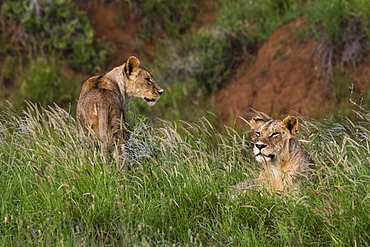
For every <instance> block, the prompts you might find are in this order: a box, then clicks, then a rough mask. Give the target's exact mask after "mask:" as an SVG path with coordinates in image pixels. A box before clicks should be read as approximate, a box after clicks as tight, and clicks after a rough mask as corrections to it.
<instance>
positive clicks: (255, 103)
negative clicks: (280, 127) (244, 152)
mask: <svg viewBox="0 0 370 247" xmlns="http://www.w3.org/2000/svg"><path fill="white" fill-rule="evenodd" d="M301 24H302V18H298V19H296V20H294V21H292V22H290V23H289V24H287V25H284V26H281V27H280V28H278V29H277V30H276V31H275V32H274V33H273V34H272V35H271V36H270V37H269V39H268V40H267V41H266V42H265V43H264V44H263V45H262V46H261V48H260V49H259V51H258V54H257V56H256V59H255V63H254V65H253V66H250V67H248V68H247V69H246V70H245V71H244V73H243V74H242V75H240V76H238V77H234V78H233V79H232V80H231V82H229V83H228V84H227V85H226V87H225V88H224V89H222V90H221V91H219V92H218V93H217V94H216V95H215V96H214V97H213V100H212V102H213V105H214V107H215V109H216V114H217V115H218V116H219V118H220V119H221V120H222V121H223V122H224V123H226V124H231V123H234V122H235V123H236V125H237V126H238V125H240V124H244V123H243V121H242V120H240V119H239V116H242V117H245V114H246V113H247V111H248V110H249V108H250V107H251V108H253V109H255V110H258V111H262V112H265V113H267V114H269V115H271V116H272V117H280V116H281V115H287V114H300V115H303V116H310V115H321V116H323V115H325V112H326V111H327V109H328V108H333V107H335V104H338V103H339V102H336V100H335V99H334V96H333V93H332V91H331V89H330V85H329V83H328V82H326V81H325V80H324V79H323V78H322V77H321V76H320V73H319V71H320V66H321V65H320V63H318V62H317V61H314V60H315V59H313V51H314V49H315V47H316V46H317V42H316V41H315V40H314V39H310V40H308V41H307V42H304V43H299V42H297V41H296V39H295V38H294V37H293V33H294V30H295V29H297V28H299V26H300V25H301ZM368 64H369V63H368ZM369 72H370V66H362V67H361V68H357V69H356V70H354V71H352V73H354V74H352V75H354V78H356V81H354V83H355V88H357V89H362V88H363V86H364V85H365V82H366V80H367V76H368V75H369V74H370V73H369ZM342 100H345V101H348V98H347V99H342Z"/></svg>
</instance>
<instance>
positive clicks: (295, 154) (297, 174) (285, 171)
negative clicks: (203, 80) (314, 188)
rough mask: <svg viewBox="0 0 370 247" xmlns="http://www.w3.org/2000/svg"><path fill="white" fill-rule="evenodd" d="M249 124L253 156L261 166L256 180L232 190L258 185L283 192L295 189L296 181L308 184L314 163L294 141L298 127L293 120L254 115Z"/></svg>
mask: <svg viewBox="0 0 370 247" xmlns="http://www.w3.org/2000/svg"><path fill="white" fill-rule="evenodd" d="M249 123H250V126H251V130H252V133H253V134H252V139H253V142H254V144H253V155H254V156H255V158H256V160H257V161H258V162H259V163H260V164H261V165H262V167H261V171H260V175H259V178H258V179H254V180H243V181H242V182H240V183H238V184H236V185H234V186H233V187H234V188H238V189H241V188H245V187H246V186H247V185H250V184H253V183H256V182H257V183H258V184H259V185H262V186H264V187H265V188H270V189H275V190H286V189H295V188H296V184H297V183H296V180H303V181H308V179H309V177H310V175H311V174H312V167H313V163H312V161H311V159H310V156H309V154H308V153H307V152H306V151H305V150H303V149H302V148H301V146H300V145H299V143H298V140H297V139H295V135H296V133H297V131H298V127H299V122H298V119H297V118H296V117H294V116H288V117H286V118H284V119H283V120H269V121H264V120H263V119H262V118H261V117H259V116H255V117H254V118H252V119H251V120H250V122H249Z"/></svg>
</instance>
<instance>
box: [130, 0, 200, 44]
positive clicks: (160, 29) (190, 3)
mask: <svg viewBox="0 0 370 247" xmlns="http://www.w3.org/2000/svg"><path fill="white" fill-rule="evenodd" d="M132 2H135V3H136V5H137V6H138V7H139V8H140V9H141V10H142V12H143V13H142V15H143V17H144V23H143V24H144V28H145V31H144V32H143V33H142V34H143V36H144V37H147V38H149V37H151V36H156V37H158V36H160V37H161V38H162V37H163V36H164V34H166V35H167V36H168V38H170V39H176V38H179V36H180V34H182V33H184V32H185V31H186V30H187V29H188V28H189V27H190V24H191V23H192V21H193V18H194V15H195V7H194V3H195V1H194V0H183V1H177V0H136V1H132ZM158 33H159V35H158Z"/></svg>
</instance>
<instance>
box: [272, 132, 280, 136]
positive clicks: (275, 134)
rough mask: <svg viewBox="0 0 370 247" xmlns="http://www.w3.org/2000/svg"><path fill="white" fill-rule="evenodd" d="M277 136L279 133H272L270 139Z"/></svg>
mask: <svg viewBox="0 0 370 247" xmlns="http://www.w3.org/2000/svg"><path fill="white" fill-rule="evenodd" d="M278 135H280V133H279V132H274V133H272V134H271V135H270V137H277V136H278Z"/></svg>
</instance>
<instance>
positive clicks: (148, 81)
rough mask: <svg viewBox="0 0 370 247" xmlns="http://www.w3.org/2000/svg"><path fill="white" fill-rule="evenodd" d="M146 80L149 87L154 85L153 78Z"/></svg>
mask: <svg viewBox="0 0 370 247" xmlns="http://www.w3.org/2000/svg"><path fill="white" fill-rule="evenodd" d="M145 79H146V81H147V83H148V85H149V86H150V85H152V82H153V80H152V78H145Z"/></svg>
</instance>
